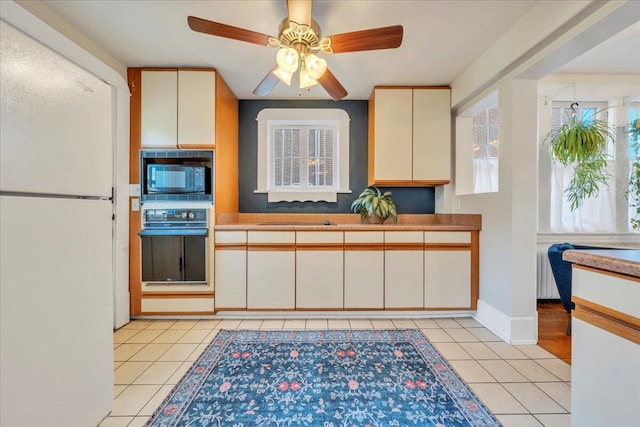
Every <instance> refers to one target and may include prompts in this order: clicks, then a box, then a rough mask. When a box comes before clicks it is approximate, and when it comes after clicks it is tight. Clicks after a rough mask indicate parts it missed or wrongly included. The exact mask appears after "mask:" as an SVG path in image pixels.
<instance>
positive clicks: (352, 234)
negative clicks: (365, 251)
mask: <svg viewBox="0 0 640 427" xmlns="http://www.w3.org/2000/svg"><path fill="white" fill-rule="evenodd" d="M344 242H345V243H384V233H383V232H382V231H345V233H344Z"/></svg>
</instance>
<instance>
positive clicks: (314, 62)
mask: <svg viewBox="0 0 640 427" xmlns="http://www.w3.org/2000/svg"><path fill="white" fill-rule="evenodd" d="M304 63H305V67H306V69H307V71H308V72H309V77H311V78H312V79H313V80H318V79H319V78H320V77H322V75H323V74H324V72H325V71H327V61H325V60H324V59H322V58H318V57H317V56H316V55H314V54H311V55H307V56H305V58H304Z"/></svg>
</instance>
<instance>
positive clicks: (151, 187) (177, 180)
mask: <svg viewBox="0 0 640 427" xmlns="http://www.w3.org/2000/svg"><path fill="white" fill-rule="evenodd" d="M210 181H211V171H210V169H209V168H208V167H207V166H189V165H159V164H150V165H147V182H146V185H147V193H149V194H162V193H164V194H205V193H206V189H207V183H208V182H210Z"/></svg>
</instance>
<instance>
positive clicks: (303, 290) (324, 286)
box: [296, 231, 344, 309]
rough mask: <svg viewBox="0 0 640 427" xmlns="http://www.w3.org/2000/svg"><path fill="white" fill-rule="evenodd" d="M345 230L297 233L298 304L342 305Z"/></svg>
mask: <svg viewBox="0 0 640 427" xmlns="http://www.w3.org/2000/svg"><path fill="white" fill-rule="evenodd" d="M343 241H344V233H343V232H342V231H298V232H297V233H296V308H301V309H336V308H339V309H342V308H343V306H344V304H343V294H344V286H343V274H344V249H343Z"/></svg>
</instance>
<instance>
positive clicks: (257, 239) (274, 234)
mask: <svg viewBox="0 0 640 427" xmlns="http://www.w3.org/2000/svg"><path fill="white" fill-rule="evenodd" d="M247 242H248V243H249V244H252V243H267V244H268V243H291V244H292V245H293V244H295V243H296V233H295V231H249V232H247Z"/></svg>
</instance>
